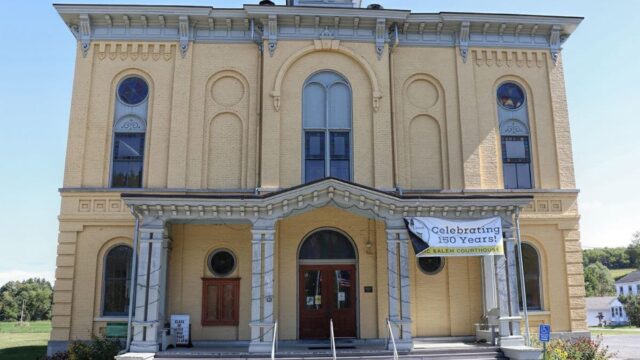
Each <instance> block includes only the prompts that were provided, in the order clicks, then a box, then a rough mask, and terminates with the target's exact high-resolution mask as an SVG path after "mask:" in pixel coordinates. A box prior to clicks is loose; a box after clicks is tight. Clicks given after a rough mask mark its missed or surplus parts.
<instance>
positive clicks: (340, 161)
mask: <svg viewBox="0 0 640 360" xmlns="http://www.w3.org/2000/svg"><path fill="white" fill-rule="evenodd" d="M302 124H303V129H304V136H303V141H304V146H303V161H304V166H303V172H304V175H303V176H304V181H305V182H310V181H314V180H318V179H322V178H325V177H329V176H331V177H335V178H339V179H343V180H351V167H352V146H351V145H352V144H351V87H350V86H349V83H348V82H347V80H345V79H344V78H343V77H342V76H340V75H338V74H336V73H334V72H331V71H322V72H319V73H316V74H314V75H313V76H311V77H310V78H309V79H307V81H306V82H305V85H304V90H303V94H302Z"/></svg>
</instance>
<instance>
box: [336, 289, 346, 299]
mask: <svg viewBox="0 0 640 360" xmlns="http://www.w3.org/2000/svg"><path fill="white" fill-rule="evenodd" d="M346 295H347V294H346V293H345V292H344V291H340V292H338V301H345V300H346V298H347V296H346Z"/></svg>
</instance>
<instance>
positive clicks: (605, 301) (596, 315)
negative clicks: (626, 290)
mask: <svg viewBox="0 0 640 360" xmlns="http://www.w3.org/2000/svg"><path fill="white" fill-rule="evenodd" d="M586 301H587V325H588V326H604V325H624V324H628V323H629V318H628V317H627V313H626V312H625V311H624V304H622V303H621V302H620V300H618V298H617V297H615V296H600V297H588V298H586Z"/></svg>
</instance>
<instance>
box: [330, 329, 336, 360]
mask: <svg viewBox="0 0 640 360" xmlns="http://www.w3.org/2000/svg"><path fill="white" fill-rule="evenodd" d="M329 333H330V334H331V353H332V355H333V360H336V359H337V357H336V338H335V336H333V319H329Z"/></svg>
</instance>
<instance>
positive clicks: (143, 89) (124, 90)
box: [118, 76, 149, 105]
mask: <svg viewBox="0 0 640 360" xmlns="http://www.w3.org/2000/svg"><path fill="white" fill-rule="evenodd" d="M148 94H149V86H148V85H147V82H146V81H144V80H142V79H141V78H139V77H135V76H134V77H128V78H126V79H124V80H122V82H121V83H120V86H118V97H119V98H120V100H121V101H122V102H124V103H125V104H127V105H137V104H140V103H141V102H142V101H143V100H144V99H146V98H147V95H148Z"/></svg>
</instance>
